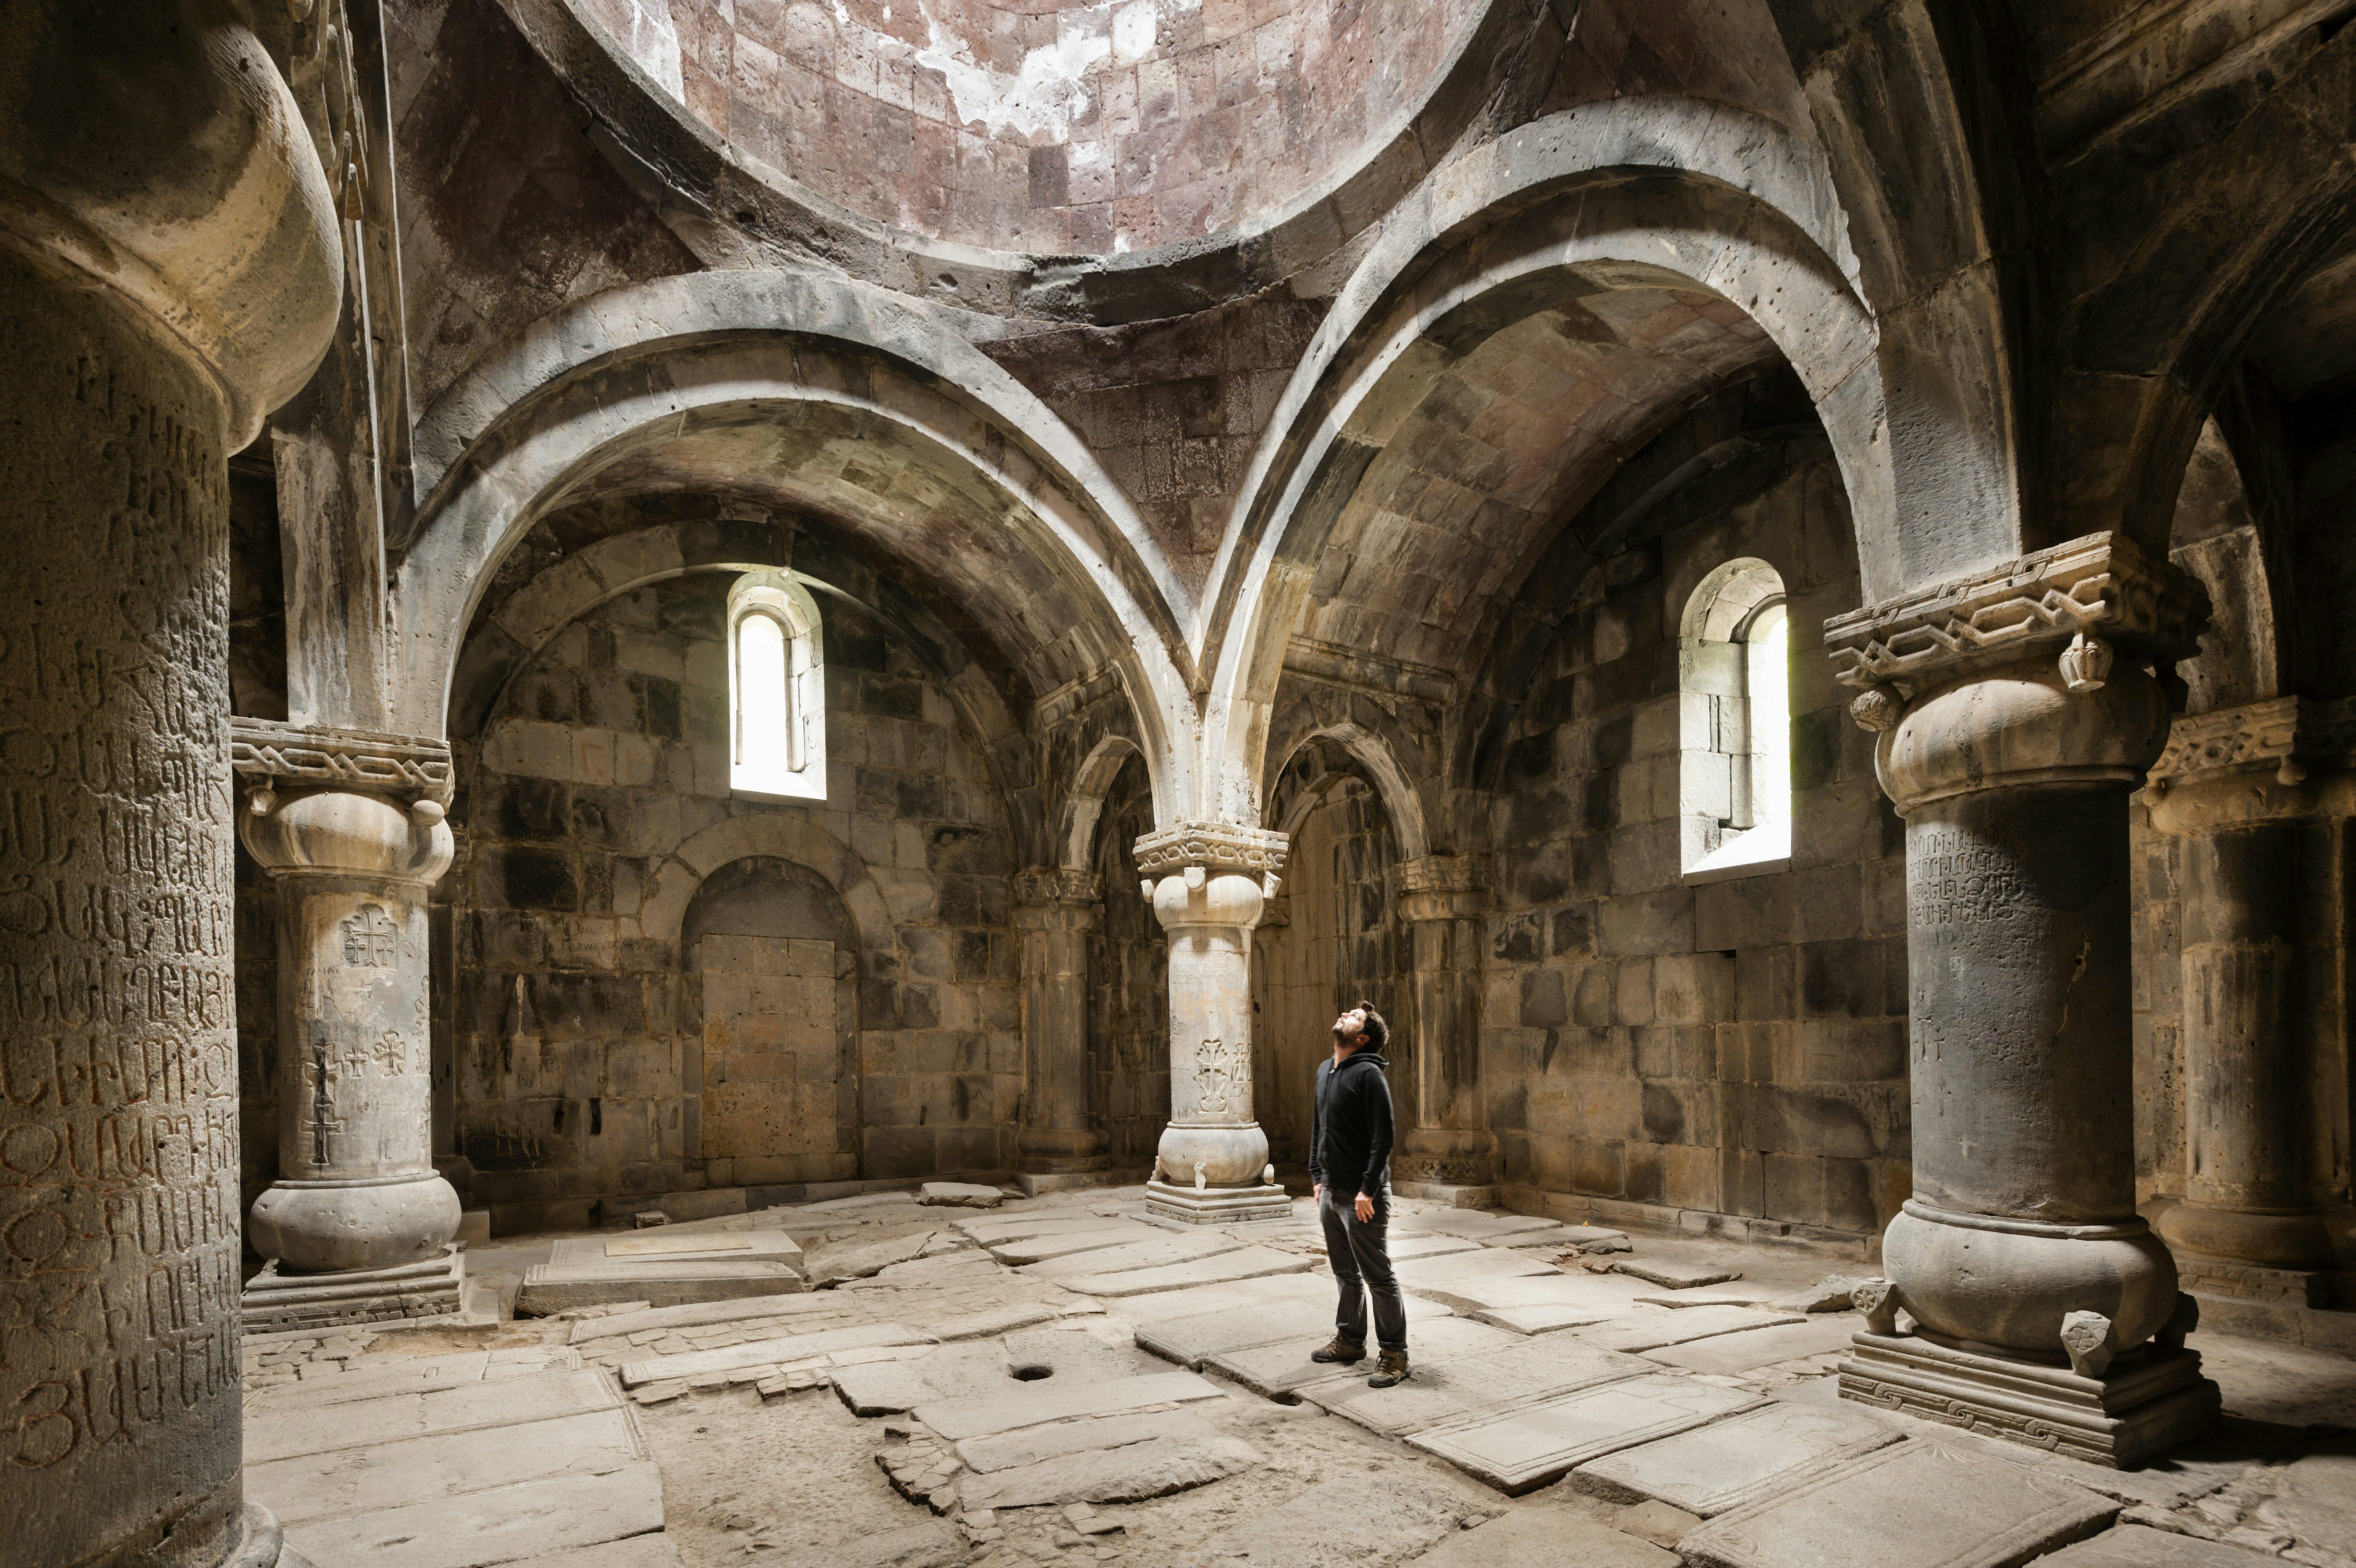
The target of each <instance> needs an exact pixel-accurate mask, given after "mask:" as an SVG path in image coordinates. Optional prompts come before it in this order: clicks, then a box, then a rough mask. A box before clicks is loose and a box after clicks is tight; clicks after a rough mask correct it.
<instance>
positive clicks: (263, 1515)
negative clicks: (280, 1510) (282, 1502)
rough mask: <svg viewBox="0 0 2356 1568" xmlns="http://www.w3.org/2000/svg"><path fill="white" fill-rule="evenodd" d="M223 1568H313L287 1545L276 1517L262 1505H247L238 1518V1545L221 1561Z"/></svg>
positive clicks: (308, 1561)
mask: <svg viewBox="0 0 2356 1568" xmlns="http://www.w3.org/2000/svg"><path fill="white" fill-rule="evenodd" d="M221 1568H312V1564H311V1560H310V1559H309V1558H307V1557H305V1556H304V1555H303V1554H302V1553H301V1552H297V1551H295V1549H294V1548H293V1547H291V1546H289V1545H287V1544H286V1535H285V1532H284V1530H280V1529H279V1527H278V1516H277V1515H276V1514H273V1513H272V1512H271V1511H270V1510H269V1509H266V1508H263V1507H262V1505H261V1504H260V1503H248V1504H246V1505H245V1511H244V1512H243V1513H242V1514H241V1515H239V1517H238V1541H237V1544H236V1545H234V1546H232V1547H230V1549H229V1555H228V1556H227V1557H224V1558H222V1559H221Z"/></svg>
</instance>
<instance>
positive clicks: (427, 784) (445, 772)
mask: <svg viewBox="0 0 2356 1568" xmlns="http://www.w3.org/2000/svg"><path fill="white" fill-rule="evenodd" d="M229 760H230V767H232V768H235V769H237V771H238V772H239V773H240V774H241V775H243V776H244V777H245V779H247V780H248V781H249V782H252V783H258V784H262V785H265V786H266V785H269V784H272V783H275V782H277V781H279V780H282V779H283V780H284V781H286V782H288V783H291V784H334V785H339V786H341V787H343V788H344V789H366V790H369V791H372V792H374V793H377V794H383V795H410V796H418V797H423V799H425V800H434V801H437V802H439V803H441V804H442V805H444V806H446V805H448V804H449V803H450V796H451V790H452V788H453V777H452V773H451V768H450V746H449V743H447V742H446V741H439V740H426V739H423V738H422V737H420V736H406V735H382V734H379V733H378V732H376V731H374V730H357V729H333V728H329V727H327V726H326V725H290V724H280V723H277V722H275V721H273V720H270V719H252V718H243V717H232V718H231V719H230V722H229Z"/></svg>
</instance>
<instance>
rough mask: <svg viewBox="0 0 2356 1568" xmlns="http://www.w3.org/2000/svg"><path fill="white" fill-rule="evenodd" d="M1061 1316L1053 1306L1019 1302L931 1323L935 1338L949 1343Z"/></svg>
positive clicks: (1047, 1321) (1052, 1320) (1002, 1332)
mask: <svg viewBox="0 0 2356 1568" xmlns="http://www.w3.org/2000/svg"><path fill="white" fill-rule="evenodd" d="M1060 1316H1063V1315H1062V1314H1061V1313H1059V1312H1057V1311H1056V1310H1055V1308H1054V1307H1052V1306H1047V1305H1042V1304H1040V1303H1037V1302H1028V1301H1025V1302H1016V1303H1015V1304H1014V1305H1011V1306H993V1307H988V1308H985V1309H984V1310H982V1311H980V1312H969V1313H964V1314H961V1315H959V1316H956V1317H944V1318H941V1319H940V1320H939V1321H937V1322H936V1323H935V1324H934V1325H933V1326H932V1333H933V1337H934V1338H936V1339H937V1340H939V1341H940V1342H941V1343H942V1344H944V1345H947V1344H948V1343H950V1342H951V1341H953V1340H958V1339H987V1338H989V1337H991V1335H993V1334H1012V1332H1014V1330H1016V1329H1018V1328H1028V1327H1030V1326H1032V1325H1033V1324H1034V1323H1053V1322H1054V1321H1055V1319H1056V1318H1058V1317H1060Z"/></svg>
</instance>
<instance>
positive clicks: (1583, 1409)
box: [1407, 1373, 1761, 1496]
mask: <svg viewBox="0 0 2356 1568" xmlns="http://www.w3.org/2000/svg"><path fill="white" fill-rule="evenodd" d="M1759 1403H1761V1400H1760V1399H1759V1397H1758V1396H1757V1395H1756V1394H1751V1393H1745V1392H1743V1391H1741V1390H1739V1389H1729V1388H1721V1387H1719V1385H1718V1384H1716V1383H1705V1382H1703V1381H1701V1380H1699V1379H1697V1378H1685V1377H1675V1376H1671V1375H1670V1374H1668V1373H1660V1374H1656V1375H1655V1376H1653V1377H1648V1378H1632V1379H1628V1380H1623V1381H1620V1382H1613V1383H1607V1384H1604V1385H1603V1386H1601V1387H1600V1388H1592V1389H1582V1390H1580V1391H1578V1392H1576V1393H1570V1394H1565V1395H1563V1396H1561V1397H1560V1398H1557V1399H1549V1400H1545V1401H1541V1402H1538V1403H1536V1404H1526V1405H1522V1406H1520V1407H1518V1408H1516V1409H1514V1410H1509V1411H1506V1412H1502V1413H1499V1414H1496V1415H1487V1416H1476V1417H1473V1418H1472V1419H1469V1420H1465V1421H1461V1422H1456V1423H1451V1424H1449V1425H1447V1426H1443V1427H1438V1428H1433V1429H1430V1430H1427V1431H1424V1432H1421V1433H1411V1434H1408V1439H1407V1440H1408V1444H1409V1445H1411V1446H1413V1447H1417V1448H1420V1449H1422V1450H1424V1451H1425V1452H1426V1453H1428V1454H1436V1455H1439V1456H1440V1458H1442V1459H1445V1460H1447V1461H1448V1462H1449V1463H1450V1464H1451V1465H1455V1466H1459V1467H1461V1468H1462V1469H1464V1470H1467V1471H1470V1472H1471V1473H1472V1474H1473V1475H1475V1476H1478V1477H1480V1478H1481V1479H1482V1480H1483V1481H1486V1482H1488V1483H1489V1484H1490V1485H1491V1486H1493V1487H1497V1488H1498V1489H1499V1490H1501V1491H1503V1492H1505V1493H1507V1494H1508V1495H1515V1496H1517V1495H1519V1494H1520V1493H1523V1492H1526V1491H1528V1490H1529V1489H1530V1488H1531V1487H1541V1486H1544V1485H1545V1484H1546V1483H1547V1482H1548V1481H1551V1480H1553V1479H1555V1478H1556V1477H1558V1476H1562V1475H1564V1474H1566V1473H1568V1472H1569V1470H1570V1469H1571V1468H1572V1466H1577V1465H1581V1464H1584V1463H1585V1462H1587V1461H1588V1460H1590V1459H1593V1458H1596V1457H1599V1456H1600V1455H1604V1454H1609V1453H1611V1452H1612V1451H1613V1450H1615V1449H1620V1448H1629V1447H1633V1446H1634V1445H1635V1444H1640V1443H1649V1442H1652V1441H1653V1440H1655V1438H1660V1437H1666V1436H1668V1435H1670V1434H1673V1433H1678V1432H1683V1431H1685V1430H1686V1429H1687V1428H1688V1427H1695V1426H1699V1425H1700V1424H1701V1423H1704V1422H1707V1421H1715V1420H1717V1419H1718V1418H1719V1417H1720V1416H1724V1415H1730V1414H1732V1413H1734V1412H1737V1411H1740V1410H1743V1409H1746V1408H1749V1407H1751V1406H1755V1405H1757V1404H1759Z"/></svg>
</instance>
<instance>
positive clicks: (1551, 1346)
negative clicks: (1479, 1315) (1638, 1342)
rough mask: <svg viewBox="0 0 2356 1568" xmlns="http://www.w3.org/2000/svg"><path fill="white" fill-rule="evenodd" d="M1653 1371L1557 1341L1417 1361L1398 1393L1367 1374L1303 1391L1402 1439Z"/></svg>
mask: <svg viewBox="0 0 2356 1568" xmlns="http://www.w3.org/2000/svg"><path fill="white" fill-rule="evenodd" d="M1411 1353H1412V1352H1411V1351H1410V1354H1411ZM1652 1370H1654V1368H1653V1367H1652V1366H1651V1364H1650V1363H1648V1362H1645V1361H1641V1360H1639V1359H1636V1358H1635V1357H1633V1356H1622V1355H1621V1354H1620V1353H1619V1352H1617V1351H1613V1350H1600V1349H1597V1348H1595V1347H1594V1346H1591V1345H1581V1344H1580V1343H1578V1342H1577V1341H1576V1340H1573V1339H1569V1338H1568V1337H1560V1336H1555V1337H1547V1338H1544V1339H1530V1340H1525V1341H1523V1342H1522V1343H1520V1344H1517V1345H1512V1346H1508V1347H1507V1348H1505V1349H1503V1350H1496V1351H1491V1352H1486V1353H1483V1354H1482V1355H1477V1356H1468V1357H1465V1358H1463V1359H1426V1360H1423V1361H1419V1362H1417V1363H1416V1365H1415V1375H1414V1376H1413V1377H1411V1378H1409V1379H1408V1380H1407V1381H1406V1382H1404V1383H1401V1384H1399V1385H1398V1387H1396V1388H1388V1389H1370V1388H1368V1387H1367V1386H1366V1376H1365V1369H1363V1368H1361V1369H1357V1370H1355V1371H1351V1372H1346V1373H1343V1374H1339V1375H1336V1376H1334V1377H1332V1378H1328V1379H1326V1380H1323V1381H1321V1382H1314V1383H1305V1384H1303V1385H1301V1388H1300V1390H1299V1391H1298V1392H1299V1393H1300V1395H1301V1398H1302V1399H1304V1400H1307V1401H1308V1402H1310V1403H1312V1404H1315V1405H1322V1406H1323V1407H1324V1408H1325V1409H1326V1410H1328V1411H1331V1412H1333V1414H1335V1415H1339V1416H1344V1417H1346V1418H1348V1419H1349V1420H1351V1421H1355V1422H1356V1423H1358V1424H1359V1425H1361V1426H1364V1427H1366V1428H1368V1429H1370V1430H1372V1431H1375V1432H1379V1433H1382V1434H1385V1435H1386V1436H1390V1437H1400V1436H1405V1435H1407V1434H1409V1433H1414V1432H1423V1431H1428V1430H1430V1428H1432V1427H1436V1426H1440V1425H1443V1424H1446V1423H1452V1422H1457V1421H1462V1420H1464V1419H1466V1418H1468V1417H1471V1416H1475V1415H1480V1414H1482V1413H1483V1412H1491V1411H1501V1410H1507V1409H1511V1408H1513V1407H1515V1406H1516V1405H1521V1404H1526V1403H1529V1402H1533V1401H1537V1400H1541V1399H1545V1398H1547V1397H1548V1396H1550V1395H1554V1394H1564V1393H1569V1392H1571V1391H1575V1390H1578V1389H1582V1388H1588V1387H1591V1386H1593V1385H1595V1384H1598V1383H1606V1382H1612V1381H1615V1380H1620V1379H1622V1378H1634V1377H1641V1376H1643V1375H1644V1374H1645V1373H1647V1372H1650V1371H1652Z"/></svg>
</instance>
